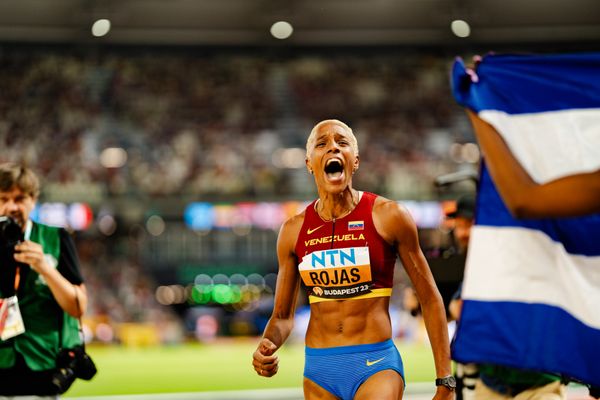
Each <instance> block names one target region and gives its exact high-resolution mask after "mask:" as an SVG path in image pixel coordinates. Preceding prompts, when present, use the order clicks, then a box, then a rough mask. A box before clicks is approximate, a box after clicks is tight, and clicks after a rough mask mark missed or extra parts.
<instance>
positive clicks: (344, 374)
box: [304, 339, 404, 400]
mask: <svg viewBox="0 0 600 400" xmlns="http://www.w3.org/2000/svg"><path fill="white" fill-rule="evenodd" d="M305 357H306V358H305V362H304V377H305V378H307V379H310V380H311V381H313V382H314V383H316V384H317V385H319V386H321V387H322V388H323V389H325V390H327V391H328V392H330V393H331V394H333V395H335V396H337V397H339V398H340V399H342V400H352V399H353V398H354V394H355V393H356V391H357V390H358V388H359V387H360V385H362V384H363V382H365V381H366V380H367V379H369V377H371V376H372V375H374V374H376V373H377V372H379V371H383V370H386V369H391V370H394V371H396V372H398V373H399V374H400V376H401V377H402V380H403V381H404V366H403V365H402V358H401V357H400V353H399V352H398V349H396V346H395V345H394V342H393V341H392V340H391V339H388V340H386V341H385V342H381V343H372V344H360V345H357V346H341V347H328V348H324V349H315V348H311V347H306V351H305Z"/></svg>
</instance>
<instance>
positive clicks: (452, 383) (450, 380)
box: [448, 376, 456, 388]
mask: <svg viewBox="0 0 600 400" xmlns="http://www.w3.org/2000/svg"><path fill="white" fill-rule="evenodd" d="M448 386H450V387H452V388H455V387H456V379H455V378H454V377H453V376H449V377H448Z"/></svg>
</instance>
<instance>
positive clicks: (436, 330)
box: [373, 198, 454, 399]
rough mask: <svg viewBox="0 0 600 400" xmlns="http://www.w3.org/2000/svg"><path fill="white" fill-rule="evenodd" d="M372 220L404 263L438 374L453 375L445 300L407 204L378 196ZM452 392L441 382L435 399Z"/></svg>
mask: <svg viewBox="0 0 600 400" xmlns="http://www.w3.org/2000/svg"><path fill="white" fill-rule="evenodd" d="M373 220H374V223H375V227H376V229H377V231H378V232H379V234H380V235H381V236H382V237H383V239H385V240H386V241H387V242H388V243H391V244H393V245H394V247H395V248H396V250H397V251H398V255H399V256H400V260H401V261H402V265H403V266H404V269H405V270H406V272H407V273H408V276H409V278H410V280H411V281H412V284H413V286H414V288H415V291H416V294H417V298H418V299H419V303H420V304H421V310H422V312H423V318H424V320H425V327H426V329H427V335H428V336H429V340H430V342H431V349H432V351H433V358H434V362H435V370H436V375H437V377H438V378H442V377H445V376H448V375H452V369H451V365H450V343H449V340H448V326H447V321H446V312H445V310H444V303H443V301H442V296H441V295H440V292H439V291H438V289H437V286H436V284H435V281H434V279H433V275H432V274H431V270H430V269H429V265H427V261H426V260H425V256H424V255H423V252H422V251H421V248H420V246H419V239H418V235H417V227H416V225H415V223H414V222H413V220H412V218H411V216H410V214H409V213H408V211H407V210H406V209H405V208H404V207H402V206H401V205H399V204H398V203H396V202H394V201H391V200H387V199H383V198H378V199H377V202H376V203H375V207H374V208H373ZM453 396H454V394H453V393H452V392H451V391H449V390H448V389H446V388H445V387H443V386H440V387H438V389H437V393H436V395H435V397H434V399H451V398H453Z"/></svg>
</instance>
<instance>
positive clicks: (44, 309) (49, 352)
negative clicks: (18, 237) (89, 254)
mask: <svg viewBox="0 0 600 400" xmlns="http://www.w3.org/2000/svg"><path fill="white" fill-rule="evenodd" d="M58 230H59V228H54V227H50V226H46V225H41V224H37V223H33V227H32V230H31V236H30V238H29V240H31V241H32V242H36V243H39V244H41V245H42V248H43V249H44V254H45V255H46V261H47V262H51V263H52V264H53V266H54V267H55V268H56V267H57V265H58V260H59V259H60V236H59V231H58ZM0 267H1V266H0ZM26 268H29V267H26ZM23 275H25V279H24V280H23V279H22V280H21V283H20V289H19V294H18V295H17V298H18V299H19V308H20V310H21V315H22V316H23V322H24V325H25V332H24V333H22V334H20V335H18V336H15V337H14V338H11V339H8V340H7V341H1V340H0V368H10V367H12V366H13V365H14V364H15V356H16V352H19V353H20V354H21V355H22V356H23V358H24V359H25V363H26V364H27V366H28V367H29V368H30V369H31V370H33V371H43V370H49V369H54V368H55V366H56V364H55V360H56V355H57V354H58V351H59V349H60V348H69V347H73V346H75V345H77V344H81V339H80V337H79V328H78V321H77V320H76V319H75V318H73V317H72V316H70V315H69V314H67V313H66V312H64V311H63V310H62V308H60V306H59V305H58V303H57V302H56V300H55V299H54V296H53V295H52V292H51V291H50V288H49V287H48V285H47V284H46V282H45V281H44V279H43V277H42V276H41V275H39V274H38V273H37V272H35V271H34V270H33V269H30V270H29V271H28V272H27V273H26V274H23V273H22V274H21V276H23ZM0 297H4V296H2V293H0Z"/></svg>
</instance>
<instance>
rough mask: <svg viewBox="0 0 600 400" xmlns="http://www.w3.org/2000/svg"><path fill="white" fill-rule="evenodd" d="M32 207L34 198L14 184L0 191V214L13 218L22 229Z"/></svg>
mask: <svg viewBox="0 0 600 400" xmlns="http://www.w3.org/2000/svg"><path fill="white" fill-rule="evenodd" d="M34 207H35V198H33V197H32V196H31V195H29V194H27V193H24V192H23V191H21V189H19V188H18V187H16V186H13V188H12V189H11V190H9V191H6V192H0V215H8V216H10V217H12V218H14V219H15V220H16V221H17V222H18V223H19V225H21V228H23V229H25V222H26V221H27V220H28V219H29V214H31V211H32V210H33V208H34Z"/></svg>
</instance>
